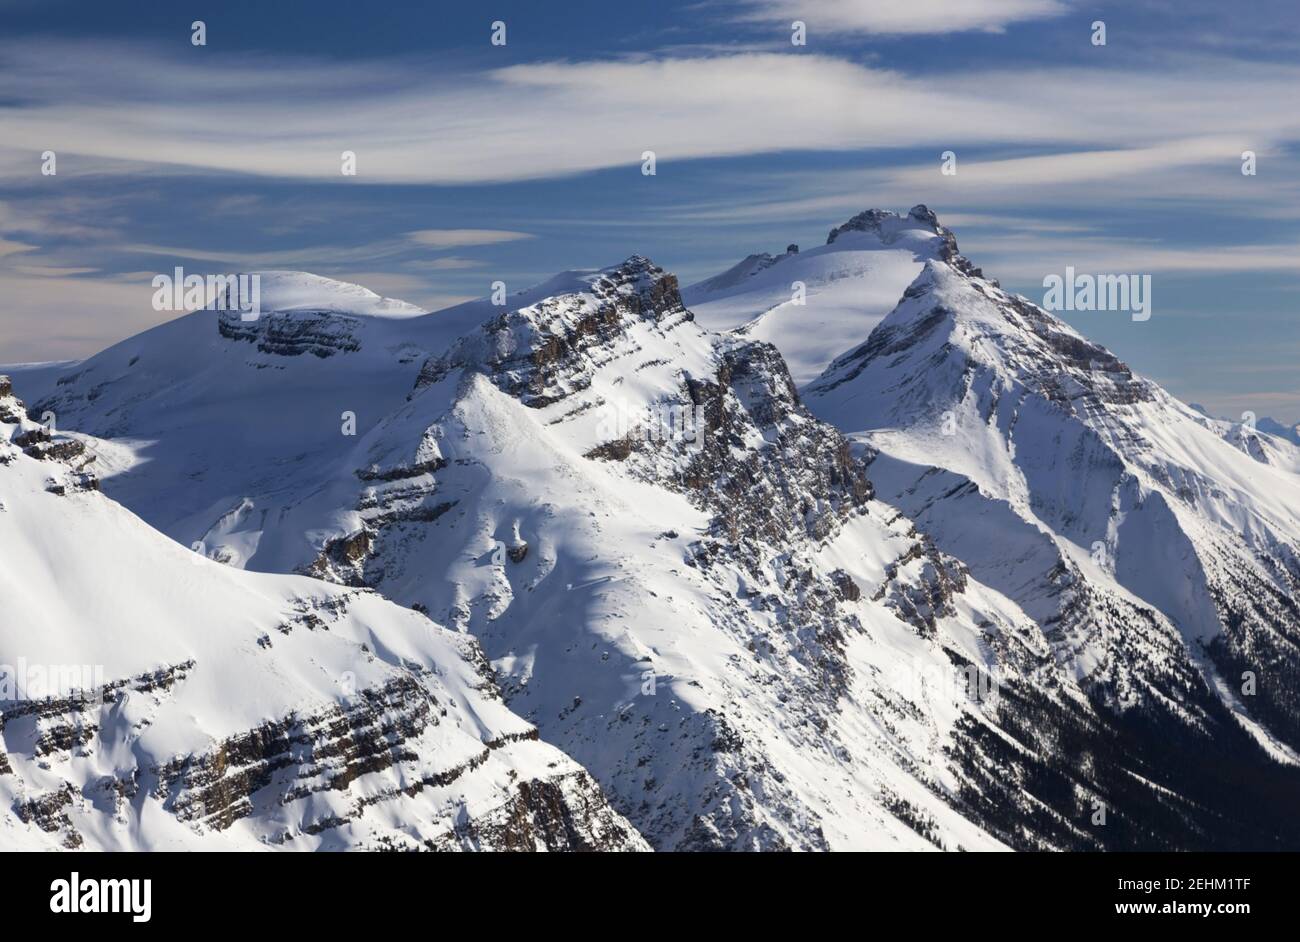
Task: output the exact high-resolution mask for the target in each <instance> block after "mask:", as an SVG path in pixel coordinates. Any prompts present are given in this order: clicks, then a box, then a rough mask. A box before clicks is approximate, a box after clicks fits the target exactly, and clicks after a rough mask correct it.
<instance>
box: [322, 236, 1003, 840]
mask: <svg viewBox="0 0 1300 942" xmlns="http://www.w3.org/2000/svg"><path fill="white" fill-rule="evenodd" d="M357 477H358V478H359V479H360V480H361V481H362V482H363V483H364V487H363V489H362V491H361V496H360V498H359V500H358V502H357V505H356V510H357V512H358V514H359V515H360V517H361V518H362V520H363V526H362V529H360V530H358V531H356V532H354V533H351V534H348V535H346V536H343V537H341V538H339V539H338V540H337V541H335V542H332V543H331V544H329V545H328V546H327V548H326V551H325V553H323V554H322V557H321V559H320V560H318V562H317V563H316V565H315V568H314V571H315V572H317V573H319V574H322V575H325V576H327V577H331V578H334V579H337V580H338V581H343V582H348V583H350V584H365V585H370V586H373V587H375V588H377V589H379V590H380V591H382V592H384V593H385V594H386V595H388V596H390V597H392V598H395V599H398V600H399V601H402V602H403V603H405V604H411V605H413V606H415V607H417V608H419V609H421V610H426V611H429V612H430V613H431V614H432V615H433V616H434V617H437V618H442V619H445V620H447V621H448V622H449V623H452V624H455V625H458V626H461V627H463V628H465V629H466V630H468V631H469V632H471V633H473V634H474V635H476V636H477V637H478V638H480V640H481V641H482V642H483V644H484V646H485V648H486V649H487V651H488V654H489V656H490V657H491V658H492V659H493V664H494V667H495V668H496V669H497V671H498V674H499V675H500V676H501V679H502V685H503V688H504V689H505V691H506V696H507V698H508V701H509V702H510V704H511V705H512V706H513V707H514V708H515V709H517V710H519V711H521V712H523V713H524V714H525V715H526V716H528V717H529V718H530V719H532V720H533V721H534V722H536V723H537V724H538V725H539V727H540V729H541V731H542V735H543V737H544V738H546V739H547V740H549V741H553V742H557V743H561V744H563V745H564V748H565V749H566V750H568V751H570V753H571V754H573V755H575V757H579V758H580V761H583V762H584V763H585V764H587V766H588V768H589V769H590V770H591V771H592V773H593V774H594V775H595V776H596V777H597V778H598V779H599V780H600V781H601V783H602V785H603V786H604V787H605V788H606V789H607V790H608V791H609V792H610V793H611V794H612V795H613V796H614V800H615V803H616V805H617V806H618V807H619V809H620V810H621V811H623V812H624V813H625V814H627V815H628V816H629V817H630V818H631V819H632V821H633V822H634V823H635V824H636V825H637V827H638V828H639V829H640V830H641V831H642V832H643V833H645V834H646V835H647V836H648V837H649V838H650V839H651V841H652V842H653V843H654V844H655V845H656V846H658V847H662V848H677V849H709V848H736V849H778V848H806V849H815V848H828V847H833V846H885V845H888V844H891V843H898V844H901V845H902V846H911V845H913V844H917V845H918V846H934V835H933V834H932V833H930V832H929V831H926V830H925V829H921V830H918V829H917V828H916V826H915V824H916V821H917V820H920V819H921V818H924V819H926V820H931V821H934V822H935V824H934V827H935V828H937V829H938V830H939V831H940V832H941V833H942V835H943V837H942V838H941V839H940V840H939V843H940V844H941V845H942V844H943V843H944V842H945V841H947V842H949V843H950V844H951V845H954V846H955V845H956V844H962V845H963V846H982V843H981V842H984V841H987V838H986V837H984V836H983V835H981V833H980V832H979V830H978V829H977V828H972V827H970V826H969V825H967V824H964V823H963V822H961V820H960V819H959V818H958V817H956V814H955V812H954V811H953V808H952V802H951V800H950V798H949V797H948V793H947V791H946V787H945V786H944V785H943V784H941V781H942V780H943V778H944V776H945V774H946V773H945V772H944V767H945V766H946V764H947V760H946V759H945V757H944V755H943V753H942V751H941V750H940V749H939V744H941V743H942V742H943V741H944V733H943V731H942V726H941V725H939V724H936V722H935V720H934V719H933V718H932V717H930V716H929V710H930V704H929V703H928V702H927V700H928V699H929V698H931V697H934V696H945V695H947V693H948V691H947V690H945V689H942V681H941V683H940V688H939V689H930V688H926V689H922V690H911V691H897V690H893V689H890V688H889V686H888V684H887V683H886V682H884V681H883V680H882V678H884V677H885V676H887V672H890V671H892V672H894V673H899V672H902V673H903V674H909V675H916V674H919V673H923V672H925V671H927V670H933V671H934V672H935V673H936V675H937V676H939V677H940V678H944V677H946V676H947V674H946V673H945V671H946V670H947V669H948V668H950V666H951V663H950V661H949V659H948V657H947V656H946V655H945V654H944V653H943V651H944V650H946V649H947V648H948V647H952V648H953V649H954V650H963V651H969V653H971V654H972V655H973V656H975V657H980V656H981V655H979V654H978V647H976V648H975V649H974V650H970V648H971V644H972V639H971V638H970V637H969V633H968V632H966V631H965V630H964V629H963V628H961V627H960V624H961V623H963V622H964V621H965V620H966V619H968V618H969V617H970V610H971V607H972V606H976V607H978V608H980V609H984V608H986V607H988V608H990V609H992V608H998V607H999V604H1000V603H997V602H995V601H992V600H990V599H985V598H983V597H980V598H978V599H975V600H966V601H959V600H961V599H962V597H963V595H964V594H965V593H966V591H967V588H968V586H967V583H966V580H965V578H964V577H963V576H962V575H961V573H960V567H959V566H957V565H956V564H955V563H954V562H953V561H952V560H950V559H947V558H944V557H943V556H942V554H940V553H938V551H937V550H935V549H934V548H933V547H932V546H931V547H929V548H926V546H924V545H923V543H922V542H921V538H920V537H919V536H918V535H917V534H915V533H908V532H906V531H905V528H899V527H898V526H897V525H895V524H893V523H892V520H893V518H895V517H896V513H895V512H893V511H890V510H888V509H887V508H882V509H881V510H880V511H873V509H872V501H871V498H872V487H871V484H870V482H869V481H868V480H867V478H866V475H865V474H864V471H863V468H862V465H861V463H860V461H859V460H858V459H856V458H855V457H854V456H853V455H852V454H851V453H850V450H849V447H848V443H847V442H846V441H845V440H844V439H843V438H842V437H841V436H840V435H839V434H837V433H836V432H835V431H834V430H833V429H831V428H830V427H828V426H826V425H824V424H823V423H820V422H817V421H816V420H814V419H813V418H812V417H811V416H810V415H809V414H808V412H807V410H806V409H805V408H804V407H803V405H802V403H801V402H800V399H799V396H798V393H797V391H796V389H795V386H794V383H793V381H792V380H791V378H790V375H789V373H788V371H787V370H786V368H785V365H784V362H783V361H782V359H781V357H780V356H779V354H778V353H777V352H776V351H775V349H774V348H772V347H771V346H770V345H768V344H764V343H757V342H753V341H748V340H743V339H735V338H727V337H720V336H717V335H710V334H708V333H706V332H704V331H701V330H700V329H699V328H698V327H697V326H696V325H695V324H694V323H693V321H692V319H691V317H690V314H689V312H687V311H686V310H684V309H683V308H682V306H681V303H680V299H679V297H678V295H677V292H676V282H675V280H674V279H673V278H672V276H671V275H669V274H667V273H665V272H662V271H661V270H659V269H657V268H655V267H654V266H652V265H651V264H650V263H648V262H647V261H646V260H644V259H639V258H634V259H631V260H629V261H628V262H627V263H626V264H625V265H623V266H619V267H617V268H615V269H611V270H607V271H605V272H601V273H597V274H595V275H593V276H591V280H590V282H589V290H584V291H580V292H574V293H570V294H566V295H561V296H557V297H553V298H549V299H544V300H543V301H541V302H538V303H535V304H533V305H529V306H526V307H524V308H520V309H518V310H514V311H510V312H507V313H506V314H504V315H501V316H499V317H497V318H495V319H493V320H492V321H490V322H489V323H487V324H485V325H484V326H483V328H482V329H481V330H480V331H479V332H477V333H475V334H472V335H470V336H467V337H465V338H463V339H462V340H461V341H459V342H457V343H456V344H454V345H453V346H452V347H451V349H450V351H449V352H448V353H447V354H445V355H442V356H439V357H436V358H433V359H431V360H430V362H429V363H427V364H426V365H425V367H424V368H423V369H422V370H421V376H420V379H419V382H418V383H417V388H416V390H415V392H414V393H413V395H412V397H411V402H410V405H409V407H408V408H407V409H405V410H403V411H401V412H399V413H397V414H395V415H394V416H392V417H390V419H389V420H388V422H387V424H386V428H385V429H383V430H382V432H381V433H379V434H377V435H376V436H374V438H373V439H372V441H371V443H370V452H369V454H368V459H367V461H366V463H365V465H364V467H363V468H361V469H359V470H358V473H357ZM525 546H526V547H527V549H526V551H523V552H519V548H520V547H525ZM864 557H865V558H866V559H868V560H869V561H866V562H864ZM934 565H937V566H938V569H937V571H932V569H931V568H930V567H932V566H934ZM431 577H432V578H431ZM989 614H990V617H991V618H994V619H996V622H997V624H999V625H1004V626H1005V627H1006V628H1007V630H1009V631H1017V630H1019V628H1020V626H1018V625H1013V624H1011V623H1009V622H1007V621H1006V619H1007V618H1010V619H1012V620H1013V621H1014V619H1015V616H1014V615H1011V614H1009V613H1002V612H997V613H995V612H994V611H992V610H990V612H989ZM989 623H990V624H993V623H994V622H992V621H990V622H989ZM954 631H955V632H956V634H954V633H953V632H954ZM872 636H874V637H876V638H877V639H880V641H881V642H882V643H883V639H885V638H892V639H895V640H893V641H890V642H889V643H888V645H886V646H885V647H883V648H882V649H881V650H879V651H876V652H874V653H872V654H870V655H867V654H864V652H863V650H862V649H863V646H864V645H870V644H872V643H873V642H871V641H869V640H868V639H869V638H870V637H872ZM922 639H928V640H925V641H922ZM917 643H920V644H921V645H922V646H921V647H920V648H919V649H917V651H916V652H915V654H914V656H913V658H912V660H911V661H908V660H903V661H901V662H900V661H899V660H898V659H897V657H896V656H895V655H893V654H891V653H887V652H888V651H889V649H890V646H892V645H893V644H899V645H902V646H903V647H905V648H907V647H911V646H913V645H915V644H917ZM975 708H976V709H979V706H978V704H976V705H975ZM949 709H951V704H949V705H948V706H945V707H944V710H945V711H946V710H949ZM773 716H781V717H783V718H784V719H783V721H782V722H781V723H780V724H775V723H773V722H772V717H773ZM864 717H875V718H877V719H876V720H875V721H876V722H879V723H880V724H882V725H881V726H880V729H881V730H888V732H887V733H882V734H878V735H877V734H867V733H865V732H864V730H863V728H862V725H861V724H862V723H863V722H864V719H863V718H864ZM947 722H950V720H949V719H948V718H945V720H944V723H945V724H946V723H947ZM900 756H901V758H900ZM846 769H847V770H848V771H846ZM823 776H825V777H826V779H825V780H831V781H836V782H837V785H836V786H835V789H836V791H837V792H838V791H839V790H841V789H842V790H843V793H844V794H848V795H852V796H854V798H852V799H850V800H851V802H852V807H853V808H854V813H855V815H856V817H854V816H853V815H847V816H846V814H845V812H844V809H843V807H842V806H841V805H840V802H841V801H842V800H843V799H839V798H836V797H834V796H832V795H823V794H820V793H819V791H818V789H817V788H816V787H813V786H812V782H813V781H817V780H823ZM918 788H919V789H920V791H921V793H920V794H919V795H918V792H917V790H918ZM900 790H901V792H903V793H905V794H906V795H908V796H910V797H909V798H900V797H899V793H900ZM873 842H874V843H873Z"/></svg>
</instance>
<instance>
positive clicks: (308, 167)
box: [0, 0, 1300, 422]
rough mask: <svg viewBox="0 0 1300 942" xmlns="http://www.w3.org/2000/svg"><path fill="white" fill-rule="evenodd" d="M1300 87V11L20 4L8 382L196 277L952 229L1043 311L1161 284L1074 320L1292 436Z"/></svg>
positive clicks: (595, 257) (542, 267) (3, 152)
mask: <svg viewBox="0 0 1300 942" xmlns="http://www.w3.org/2000/svg"><path fill="white" fill-rule="evenodd" d="M796 19H799V20H802V21H804V22H805V23H806V24H807V36H808V41H807V45H806V46H803V47H795V46H792V45H791V43H790V32H791V31H790V24H791V22H792V21H793V20H796ZM194 20H203V21H204V23H205V24H206V28H207V45H206V46H204V47H194V46H193V45H192V44H191V42H190V36H191V29H190V24H191V23H192V22H193V21H194ZM493 20H503V21H505V23H506V37H507V43H506V45H505V46H504V47H500V46H493V45H491V44H490V42H489V38H490V35H491V23H492V21H493ZM1095 20H1102V21H1104V22H1105V24H1106V40H1107V41H1106V45H1105V46H1095V45H1093V43H1092V42H1091V37H1092V28H1091V24H1092V23H1093V22H1094V21H1095ZM1298 52H1300V11H1297V10H1296V8H1295V6H1294V3H1290V2H1260V3H1252V4H1249V5H1238V4H1223V3H1215V2H1188V3H1177V2H1154V0H1152V2H1144V3H1089V4H1084V3H1078V2H1074V0H982V2H969V3H962V2H944V0H876V2H870V3H868V2H856V3H850V2H842V0H804V2H793V3H787V2H781V0H704V2H690V3H672V2H657V3H654V4H635V5H632V4H611V3H577V2H565V0H553V2H551V3H547V4H539V3H537V2H535V0H532V2H528V3H493V4H490V5H488V6H483V5H480V4H472V3H458V4H442V3H420V4H414V3H413V4H409V5H407V4H402V5H384V4H380V3H371V4H357V3H353V2H347V3H343V2H337V3H336V2H322V0H316V2H310V3H307V2H303V3H285V2H281V3H267V2H257V3H253V2H248V3H245V2H231V0H223V2H220V3H191V2H189V0H168V2H157V3H154V2H141V0H136V2H133V3H130V4H104V3H97V2H96V3H89V2H85V3H60V2H57V0H0V362H16V361H23V360H43V359H55V358H68V357H81V356H85V355H88V354H90V353H93V352H95V351H96V350H98V349H101V348H102V347H104V346H106V345H108V344H110V343H112V342H114V341H116V340H119V339H121V338H123V337H125V336H129V335H130V334H132V333H135V332H138V331H139V330H142V329H145V328H147V327H149V326H151V325H152V324H155V323H157V322H158V320H159V319H160V318H161V317H163V316H165V315H161V314H159V313H157V312H155V311H153V310H152V308H151V307H150V304H149V299H150V298H151V296H152V288H151V287H150V284H149V282H150V280H151V278H152V277H153V275H154V274H156V273H158V272H169V271H171V269H172V268H173V267H174V266H176V265H182V266H184V267H185V268H186V269H187V271H198V272H204V271H231V270H253V269H259V268H260V269H271V268H300V269H307V270H311V271H316V272H318V273H321V274H326V275H331V276H333V277H338V278H343V279H346V280H353V281H358V282H360V283H362V284H365V285H367V286H368V287H371V288H373V289H374V290H377V291H379V292H381V293H383V294H387V295H391V296H395V297H400V298H403V299H405V300H409V301H412V302H414V303H417V304H420V305H422V306H425V307H427V308H430V309H433V308H436V307H440V306H443V305H446V304H449V303H452V302H454V301H457V300H460V299H463V298H466V297H474V296H478V295H482V294H485V293H487V291H488V290H489V285H490V284H491V282H493V281H495V280H504V281H505V282H506V283H507V284H508V285H509V286H510V289H511V290H515V289H516V288H522V287H524V286H526V285H527V284H529V283H531V282H535V281H539V280H541V279H543V278H545V277H547V276H548V275H550V274H552V273H553V272H555V271H557V270H560V269H565V268H578V267H596V266H602V265H607V264H612V263H614V262H617V261H619V260H621V259H622V258H625V257H626V256H627V255H630V254H632V253H634V252H640V253H642V254H646V255H649V256H651V257H652V258H654V259H655V260H656V261H657V262H659V263H660V264H662V265H664V266H665V267H667V268H669V269H671V270H673V271H676V272H677V273H678V274H679V275H680V276H681V278H682V280H683V282H684V283H689V282H690V281H693V280H696V279H698V278H701V277H705V276H707V275H710V274H713V273H715V272H717V271H718V270H720V269H722V268H725V267H727V266H729V265H730V264H731V263H733V262H734V261H736V260H737V259H738V258H740V257H742V256H744V255H746V254H748V253H750V252H755V251H777V250H780V249H783V248H784V247H785V245H786V244H787V243H790V242H797V243H799V244H800V245H804V246H807V245H813V244H817V243H820V242H822V241H824V239H825V237H826V233H827V231H828V230H829V229H830V228H831V227H832V226H834V225H836V224H838V223H840V222H842V221H843V220H844V219H846V218H848V217H849V216H850V215H852V214H854V213H856V212H858V211H860V210H862V209H865V208H867V207H873V206H880V207H884V208H891V209H906V208H907V207H909V206H911V205H913V204H915V203H926V204H928V205H929V206H931V207H932V208H933V209H935V210H936V211H937V212H938V213H939V216H940V219H941V220H942V221H944V222H945V223H946V224H947V225H949V226H950V227H951V228H953V229H954V230H955V231H956V233H957V237H958V241H959V243H960V245H961V247H962V250H963V251H964V252H965V253H966V254H967V255H968V256H970V257H971V258H972V259H973V260H974V261H975V262H976V264H979V265H981V266H982V267H983V268H984V269H985V271H986V272H987V273H988V274H990V275H992V276H994V277H997V278H999V279H1000V280H1002V282H1003V283H1004V284H1005V285H1007V286H1009V287H1011V288H1013V289H1015V290H1017V291H1020V292H1022V293H1024V294H1026V295H1027V296H1028V297H1030V298H1032V299H1034V300H1036V301H1041V299H1042V295H1043V289H1042V287H1041V285H1042V279H1043V277H1044V276H1045V275H1047V274H1051V273H1060V272H1063V271H1064V268H1065V266H1067V265H1071V266H1073V267H1075V268H1076V269H1077V270H1079V271H1094V272H1125V273H1136V274H1150V275H1151V276H1152V281H1153V300H1154V315H1153V317H1152V318H1151V320H1149V321H1147V322H1144V323H1134V322H1132V321H1131V320H1129V319H1128V318H1127V317H1125V316H1124V315H1122V314H1118V313H1079V314H1071V315H1069V317H1070V319H1071V320H1072V322H1073V323H1074V324H1075V325H1076V326H1077V327H1078V328H1080V329H1081V330H1082V331H1083V332H1084V333H1086V334H1087V335H1088V336H1090V337H1093V338H1095V339H1097V340H1099V341H1100V342H1102V343H1104V344H1106V345H1107V346H1109V347H1110V348H1111V349H1113V350H1114V351H1115V352H1117V353H1118V354H1119V355H1120V356H1122V357H1124V358H1125V359H1127V360H1128V361H1129V362H1130V363H1131V365H1133V366H1134V367H1135V368H1137V369H1139V370H1141V371H1142V372H1144V373H1146V374H1147V375H1150V376H1152V377H1153V378H1155V379H1156V380H1158V381H1160V382H1162V383H1164V384H1165V385H1166V386H1167V387H1168V388H1169V389H1170V390H1171V391H1172V392H1174V393H1175V394H1177V395H1179V396H1181V397H1183V398H1184V399H1188V400H1193V401H1199V402H1203V403H1204V404H1206V405H1207V406H1209V407H1210V408H1211V409H1212V411H1215V412H1216V413H1219V414H1224V415H1232V416H1237V415H1239V414H1240V413H1241V412H1243V411H1245V410H1250V411H1254V412H1256V413H1257V414H1259V415H1274V416H1276V417H1278V418H1279V419H1281V420H1283V421H1287V422H1294V421H1297V420H1300V381H1298V380H1297V371H1296V369H1295V368H1294V365H1293V364H1294V363H1295V361H1296V359H1297V357H1300V326H1298V325H1300V321H1298V320H1297V318H1300V304H1297V300H1296V299H1297V297H1300V275H1298V269H1300V221H1298V215H1300V186H1297V180H1298V179H1300V176H1298V173H1300V159H1297V157H1298V153H1300V150H1298V142H1300V109H1297V108H1296V106H1295V99H1296V97H1297V92H1296V90H1297V89H1300V66H1297V65H1296V63H1297V61H1298V59H1297V53H1298ZM46 150H52V151H54V152H55V153H56V154H57V155H58V157H57V160H58V165H57V166H58V173H57V174H56V175H54V176H43V175H41V173H40V168H41V154H42V153H43V152H44V151H46ZM343 150H352V151H354V152H356V154H357V169H358V173H357V175H356V176H355V177H344V176H342V175H341V174H340V172H339V166H340V160H339V155H340V153H341V152H342V151H343ZM644 150H654V151H655V152H656V155H657V158H658V168H657V170H658V172H657V174H656V175H655V176H653V177H645V176H642V174H641V172H640V166H641V153H642V151H644ZM946 150H952V151H954V152H955V153H956V154H957V160H958V172H957V174H956V175H955V176H950V177H949V176H943V175H942V174H941V173H940V156H939V155H940V154H941V153H942V152H943V151H946ZM1243 150H1252V151H1254V152H1255V153H1256V154H1257V161H1258V173H1257V175H1255V176H1243V175H1242V174H1241V170H1240V168H1241V159H1240V155H1241V152H1242V151H1243Z"/></svg>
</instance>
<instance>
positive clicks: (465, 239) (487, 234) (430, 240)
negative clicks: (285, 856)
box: [406, 229, 532, 249]
mask: <svg viewBox="0 0 1300 942" xmlns="http://www.w3.org/2000/svg"><path fill="white" fill-rule="evenodd" d="M406 235H407V237H408V238H410V239H412V240H413V241H415V242H418V243H419V244H420V245H427V246H430V247H432V248H436V249H451V248H462V247H464V246H470V245H496V244H498V243H500V242H517V241H519V240H520V239H531V238H532V236H531V235H530V234H528V233H527V232H511V231H510V230H508V229H417V230H416V231H415V232H408V233H407V234H406Z"/></svg>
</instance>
